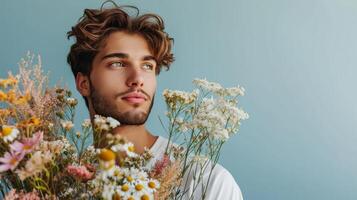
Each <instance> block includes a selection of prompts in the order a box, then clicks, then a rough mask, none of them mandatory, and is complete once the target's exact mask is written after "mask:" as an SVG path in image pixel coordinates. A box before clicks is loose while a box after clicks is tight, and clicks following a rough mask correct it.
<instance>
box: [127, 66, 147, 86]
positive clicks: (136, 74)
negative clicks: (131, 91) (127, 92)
mask: <svg viewBox="0 0 357 200" xmlns="http://www.w3.org/2000/svg"><path fill="white" fill-rule="evenodd" d="M126 85H127V86H128V87H130V88H131V87H143V86H144V78H143V76H142V74H141V72H140V69H137V68H134V67H133V68H131V69H130V72H129V76H128V78H127V81H126Z"/></svg>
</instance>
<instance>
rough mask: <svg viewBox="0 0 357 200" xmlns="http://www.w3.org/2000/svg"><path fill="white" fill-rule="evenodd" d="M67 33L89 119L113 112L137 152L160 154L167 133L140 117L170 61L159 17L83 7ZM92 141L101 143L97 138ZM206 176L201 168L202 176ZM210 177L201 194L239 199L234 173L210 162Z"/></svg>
mask: <svg viewBox="0 0 357 200" xmlns="http://www.w3.org/2000/svg"><path fill="white" fill-rule="evenodd" d="M131 8H135V7H131ZM135 9H137V8H135ZM72 36H73V37H75V39H76V41H75V43H74V44H73V45H72V46H71V49H70V52H69V54H68V58H67V61H68V63H69V65H70V66H71V69H72V72H73V74H74V76H75V81H76V87H77V90H78V91H79V92H80V94H81V95H82V96H83V98H84V99H85V103H86V106H87V107H88V110H89V114H90V117H91V119H92V120H93V118H94V115H95V114H99V115H102V116H110V117H113V118H115V119H116V120H118V121H119V122H120V123H121V126H119V127H117V128H115V129H114V134H119V135H121V136H123V137H125V138H127V139H128V140H129V141H130V142H132V143H133V144H134V145H135V147H136V152H137V153H142V152H144V148H145V147H147V148H149V149H150V150H151V151H152V152H153V154H154V159H153V160H159V159H160V158H161V157H162V156H163V153H164V150H165V147H166V144H167V139H166V138H163V137H161V136H154V135H153V134H152V133H150V132H149V131H148V130H147V129H146V127H145V122H146V120H147V118H148V116H149V114H150V111H151V108H152V105H153V103H154V96H155V92H156V86H157V82H156V78H157V75H159V73H160V71H161V69H162V68H163V67H166V68H167V69H169V66H170V64H171V63H172V62H173V61H174V57H173V54H172V52H171V46H172V41H173V39H172V38H170V37H169V35H168V34H167V33H166V32H164V23H163V20H162V19H161V17H160V16H158V15H155V14H144V15H141V16H139V15H137V16H134V17H132V16H129V15H128V14H127V13H126V12H125V11H124V10H123V9H122V7H114V8H107V9H103V8H102V9H100V10H97V9H85V11H84V15H83V17H82V18H81V19H80V21H79V22H78V23H77V24H76V25H75V26H73V27H72V30H71V31H69V32H68V37H69V38H70V37H72ZM94 143H95V145H96V146H97V147H98V146H100V144H99V143H98V141H94ZM207 178H208V174H205V175H204V180H205V179H207ZM210 180H211V181H210V185H209V186H208V190H207V193H206V198H205V199H209V200H217V199H229V200H231V199H238V200H240V199H242V195H241V191H240V189H239V187H238V185H237V184H236V182H235V181H234V178H233V177H232V175H231V174H230V173H229V172H228V171H227V170H226V169H224V168H223V167H222V166H220V165H217V166H216V167H215V169H214V171H213V173H212V175H211V179H210ZM190 184H192V183H191V182H190V183H189V184H187V185H188V187H190ZM200 192H202V191H201V190H200V189H198V190H196V192H195V194H194V196H195V199H199V198H200V197H201V194H200Z"/></svg>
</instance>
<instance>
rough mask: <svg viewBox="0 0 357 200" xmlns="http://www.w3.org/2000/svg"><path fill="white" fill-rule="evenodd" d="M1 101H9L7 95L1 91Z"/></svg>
mask: <svg viewBox="0 0 357 200" xmlns="http://www.w3.org/2000/svg"><path fill="white" fill-rule="evenodd" d="M0 101H7V94H6V93H5V92H3V91H2V90H0Z"/></svg>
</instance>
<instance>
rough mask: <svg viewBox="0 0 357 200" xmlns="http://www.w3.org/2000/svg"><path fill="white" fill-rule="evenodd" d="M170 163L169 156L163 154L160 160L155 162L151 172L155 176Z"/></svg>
mask: <svg viewBox="0 0 357 200" xmlns="http://www.w3.org/2000/svg"><path fill="white" fill-rule="evenodd" d="M170 163H171V160H170V157H169V156H168V155H167V154H164V156H163V157H162V159H161V160H158V161H157V162H156V163H155V166H154V168H153V169H152V171H151V173H152V174H153V175H154V176H156V175H159V174H161V172H162V171H163V170H164V169H165V168H166V167H167V166H168V165H169V164H170Z"/></svg>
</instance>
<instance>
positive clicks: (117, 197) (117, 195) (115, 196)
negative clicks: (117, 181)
mask: <svg viewBox="0 0 357 200" xmlns="http://www.w3.org/2000/svg"><path fill="white" fill-rule="evenodd" d="M120 199H121V198H120V195H119V194H118V193H115V194H113V198H112V200H120Z"/></svg>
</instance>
